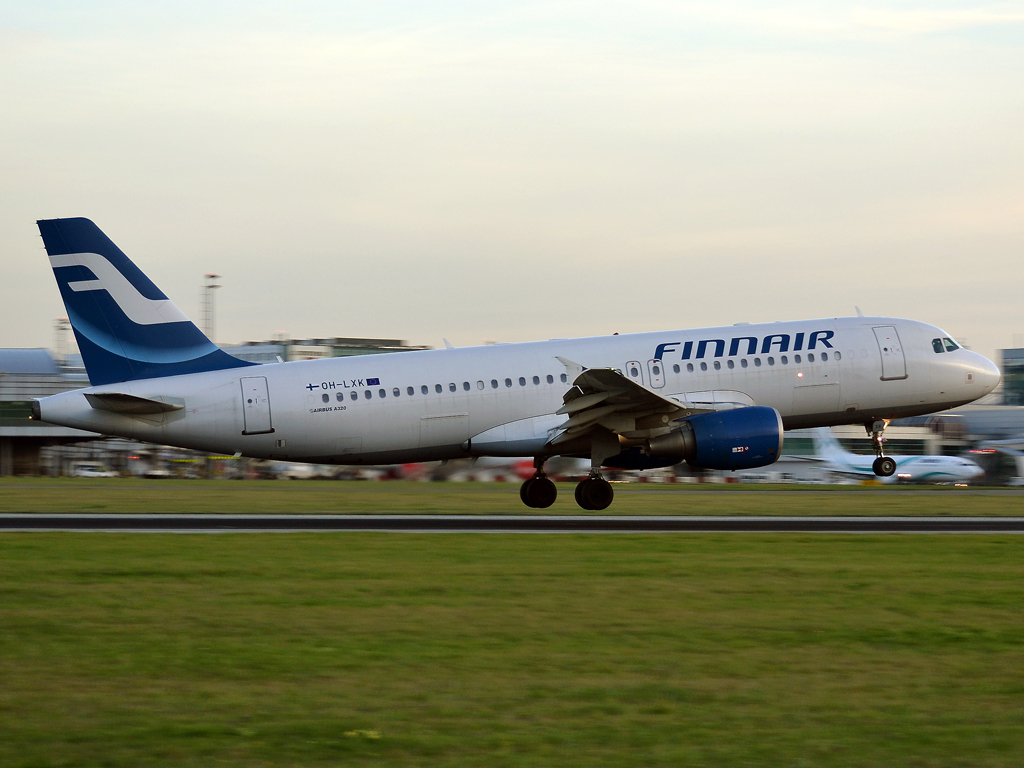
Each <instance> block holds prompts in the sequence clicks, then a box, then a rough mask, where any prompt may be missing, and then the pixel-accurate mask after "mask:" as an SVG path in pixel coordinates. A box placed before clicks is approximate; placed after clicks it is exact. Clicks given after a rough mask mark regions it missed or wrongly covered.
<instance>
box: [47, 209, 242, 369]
mask: <svg viewBox="0 0 1024 768" xmlns="http://www.w3.org/2000/svg"><path fill="white" fill-rule="evenodd" d="M38 224H39V232H40V234H42V236H43V244H44V245H45V246H46V253H47V254H48V255H49V257H50V266H51V267H53V274H54V276H55V277H56V278H57V285H58V286H59V288H60V292H61V296H62V297H63V298H64V306H65V307H66V308H67V312H68V318H69V319H70V320H71V327H72V328H73V329H74V331H75V338H76V339H77V340H78V348H79V349H80V350H81V352H82V359H83V360H84V361H85V368H86V371H87V372H88V374H89V381H90V382H92V384H93V385H99V384H112V383H116V382H122V381H133V380H135V379H148V378H154V377H160V376H172V375H177V374H182V373H198V372H201V371H214V370H222V369H226V368H238V367H241V366H245V365H249V363H246V362H244V361H242V360H238V359H237V358H234V357H232V356H230V355H228V354H227V353H226V352H224V351H223V350H221V349H219V348H218V347H216V346H215V345H214V344H213V342H211V341H210V340H209V339H208V338H206V336H205V335H204V334H203V332H202V331H200V330H199V329H198V328H197V327H196V326H195V325H194V324H193V323H192V321H190V320H189V319H188V318H187V317H185V315H184V313H183V312H182V311H181V310H180V309H178V308H177V307H176V306H175V305H174V302H172V301H171V300H170V299H168V298H167V296H165V295H164V294H163V292H162V291H161V290H160V289H159V288H157V287H156V286H155V285H154V284H153V283H152V281H151V280H150V279H149V278H148V277H146V276H145V275H144V274H143V273H142V271H141V270H140V269H139V268H138V267H136V266H135V265H134V264H133V263H132V261H131V259H129V258H128V257H127V256H125V255H124V253H122V252H121V249H120V248H118V247H117V246H116V245H114V243H113V242H112V241H111V240H110V238H108V237H107V236H106V235H104V234H103V232H102V231H100V228H99V227H97V226H96V225H95V224H93V223H92V222H91V221H89V219H50V220H44V221H40V222H38Z"/></svg>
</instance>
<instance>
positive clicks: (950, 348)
mask: <svg viewBox="0 0 1024 768" xmlns="http://www.w3.org/2000/svg"><path fill="white" fill-rule="evenodd" d="M942 343H943V344H945V345H946V351H947V352H952V351H953V350H954V349H960V346H959V345H958V344H957V343H956V342H955V341H953V340H952V339H950V338H944V339H943V340H942Z"/></svg>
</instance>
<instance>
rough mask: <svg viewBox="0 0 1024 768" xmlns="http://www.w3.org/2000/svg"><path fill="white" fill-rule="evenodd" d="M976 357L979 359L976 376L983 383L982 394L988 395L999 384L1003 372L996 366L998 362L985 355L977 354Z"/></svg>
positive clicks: (979, 382)
mask: <svg viewBox="0 0 1024 768" xmlns="http://www.w3.org/2000/svg"><path fill="white" fill-rule="evenodd" d="M976 357H977V358H978V359H977V361H976V365H975V373H974V378H975V380H976V381H977V382H978V384H980V385H981V388H982V394H985V395H987V394H988V393H989V392H991V391H992V390H993V389H995V388H996V385H998V384H999V379H1000V378H1002V374H1000V373H999V368H997V367H996V364H995V363H993V362H992V361H991V360H989V359H988V358H987V357H985V356H984V355H976Z"/></svg>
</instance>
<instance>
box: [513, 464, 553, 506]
mask: <svg viewBox="0 0 1024 768" xmlns="http://www.w3.org/2000/svg"><path fill="white" fill-rule="evenodd" d="M533 466H534V469H536V473H535V474H534V476H533V477H531V478H530V479H529V480H527V481H526V482H525V483H523V484H522V486H520V488H519V498H521V499H522V500H523V504H525V505H526V506H528V507H531V508H533V509H547V508H548V507H550V506H551V505H552V504H554V503H555V499H556V498H557V497H558V489H557V488H555V484H554V483H553V482H551V480H550V478H548V476H547V475H545V474H544V458H543V457H541V456H538V457H536V458H535V459H534V460H533Z"/></svg>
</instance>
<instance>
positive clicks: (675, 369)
mask: <svg viewBox="0 0 1024 768" xmlns="http://www.w3.org/2000/svg"><path fill="white" fill-rule="evenodd" d="M672 373H679V365H678V363H677V364H676V365H673V366H672Z"/></svg>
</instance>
